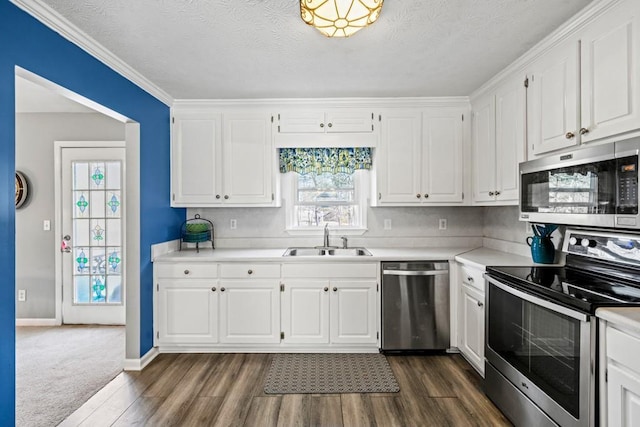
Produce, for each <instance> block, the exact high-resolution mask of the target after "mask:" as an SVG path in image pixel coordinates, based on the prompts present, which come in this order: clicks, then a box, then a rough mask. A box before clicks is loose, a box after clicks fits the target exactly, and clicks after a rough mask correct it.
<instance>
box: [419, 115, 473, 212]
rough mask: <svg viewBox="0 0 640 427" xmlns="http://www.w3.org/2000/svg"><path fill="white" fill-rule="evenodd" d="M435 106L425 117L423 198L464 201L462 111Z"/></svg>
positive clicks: (423, 131) (440, 200)
mask: <svg viewBox="0 0 640 427" xmlns="http://www.w3.org/2000/svg"><path fill="white" fill-rule="evenodd" d="M463 113H464V110H460V109H456V108H448V109H445V108H433V109H430V110H428V111H427V112H425V113H424V114H423V121H422V185H421V189H422V198H423V201H424V202H435V203H437V202H461V201H462V177H463V164H462V123H463V122H462V114H463Z"/></svg>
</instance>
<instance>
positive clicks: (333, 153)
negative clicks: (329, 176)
mask: <svg viewBox="0 0 640 427" xmlns="http://www.w3.org/2000/svg"><path fill="white" fill-rule="evenodd" d="M357 169H371V148H370V147H357V148H281V149H280V172H282V173H285V172H298V173H300V174H307V173H317V174H320V173H325V172H329V173H349V174H351V173H353V172H354V171H356V170H357Z"/></svg>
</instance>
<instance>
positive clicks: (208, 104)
mask: <svg viewBox="0 0 640 427" xmlns="http://www.w3.org/2000/svg"><path fill="white" fill-rule="evenodd" d="M468 105H469V97H467V96H448V97H407V98H262V99H176V100H175V101H174V102H173V108H180V109H210V108H233V107H236V108H258V107H263V108H264V107H269V108H299V107H306V108H366V109H369V108H394V107H395V108H412V107H416V108H420V107H467V106H468Z"/></svg>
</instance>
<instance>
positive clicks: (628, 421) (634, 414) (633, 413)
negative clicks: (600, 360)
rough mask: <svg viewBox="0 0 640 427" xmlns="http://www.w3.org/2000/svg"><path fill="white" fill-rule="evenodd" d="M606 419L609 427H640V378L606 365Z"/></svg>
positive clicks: (610, 364) (616, 367) (624, 370)
mask: <svg viewBox="0 0 640 427" xmlns="http://www.w3.org/2000/svg"><path fill="white" fill-rule="evenodd" d="M607 377H608V381H607V418H608V424H609V425H610V426H621V427H632V426H638V425H640V377H638V375H637V374H635V373H633V372H631V371H627V370H626V369H623V368H620V367H618V366H616V365H614V364H612V363H608V364H607Z"/></svg>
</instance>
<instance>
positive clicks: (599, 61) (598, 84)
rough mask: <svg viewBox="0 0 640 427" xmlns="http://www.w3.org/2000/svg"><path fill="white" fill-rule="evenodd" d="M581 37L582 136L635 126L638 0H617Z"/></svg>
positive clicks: (639, 113) (639, 87)
mask: <svg viewBox="0 0 640 427" xmlns="http://www.w3.org/2000/svg"><path fill="white" fill-rule="evenodd" d="M580 39H581V61H582V68H581V79H582V97H581V103H582V104H581V105H582V129H584V130H581V132H584V131H585V130H588V133H585V134H583V135H582V141H583V142H588V141H591V140H594V139H598V138H603V137H607V136H611V135H616V134H619V133H622V132H627V131H631V130H635V129H638V128H640V60H639V59H638V51H639V49H640V2H638V1H637V0H627V1H621V2H619V3H618V4H617V5H616V6H615V7H613V8H612V9H611V10H609V11H607V12H606V14H604V15H603V16H601V17H600V18H598V19H597V20H596V21H595V22H593V23H590V24H589V25H588V26H587V28H586V29H585V31H584V32H583V33H582V34H581V37H580Z"/></svg>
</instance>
